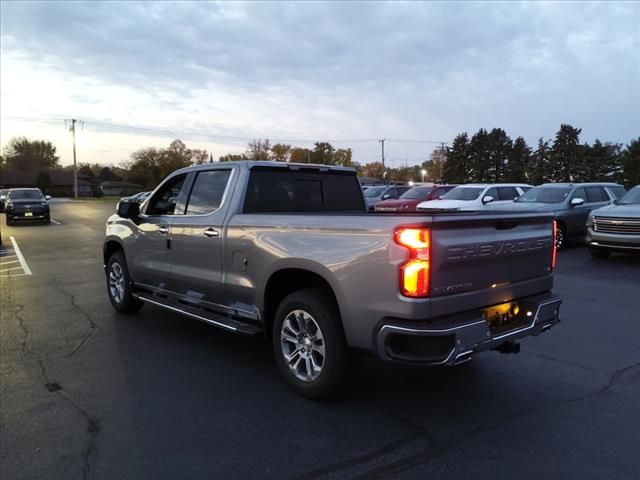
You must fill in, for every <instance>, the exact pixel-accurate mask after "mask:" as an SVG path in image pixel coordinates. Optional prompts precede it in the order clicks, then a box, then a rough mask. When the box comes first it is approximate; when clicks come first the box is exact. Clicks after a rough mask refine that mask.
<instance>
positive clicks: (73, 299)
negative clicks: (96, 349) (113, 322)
mask: <svg viewBox="0 0 640 480" xmlns="http://www.w3.org/2000/svg"><path fill="white" fill-rule="evenodd" d="M49 284H50V285H51V286H52V287H53V288H55V289H56V290H57V291H59V292H60V293H62V294H63V295H66V296H67V297H69V299H70V301H71V306H72V307H73V308H74V309H75V310H77V311H79V312H80V313H81V314H82V315H83V316H84V318H85V319H86V320H87V322H88V323H89V326H90V328H91V330H90V331H89V333H87V334H86V335H85V336H84V337H82V340H80V342H79V343H78V344H77V345H76V346H75V347H74V349H73V350H72V351H71V353H69V356H70V357H72V356H73V355H74V354H75V353H76V352H77V351H78V350H80V349H81V348H82V347H83V346H84V344H85V343H87V342H88V341H89V339H90V338H91V337H93V335H94V334H95V333H96V331H97V330H98V329H99V328H100V327H99V326H98V324H97V323H96V322H95V320H94V319H93V317H92V316H91V315H90V314H89V312H87V311H86V310H85V309H84V308H82V307H81V306H80V305H79V304H78V302H77V301H76V295H74V294H72V293H69V292H67V291H66V290H65V289H63V288H62V287H60V286H59V285H57V279H56V278H55V277H54V278H51V280H50V282H49Z"/></svg>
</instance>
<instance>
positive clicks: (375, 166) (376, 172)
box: [360, 162, 386, 180]
mask: <svg viewBox="0 0 640 480" xmlns="http://www.w3.org/2000/svg"><path fill="white" fill-rule="evenodd" d="M385 170H386V169H385V167H384V166H383V165H382V162H371V163H367V164H365V165H363V166H362V170H361V171H360V176H362V177H373V178H377V179H380V180H382V179H383V178H385V177H386V175H385Z"/></svg>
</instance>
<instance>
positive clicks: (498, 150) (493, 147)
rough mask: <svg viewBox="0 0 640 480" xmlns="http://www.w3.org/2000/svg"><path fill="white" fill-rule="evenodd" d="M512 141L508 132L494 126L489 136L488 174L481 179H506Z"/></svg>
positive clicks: (496, 180)
mask: <svg viewBox="0 0 640 480" xmlns="http://www.w3.org/2000/svg"><path fill="white" fill-rule="evenodd" d="M511 150H512V142H511V139H510V138H509V136H508V135H507V132H505V131H504V130H502V129H501V128H494V129H493V130H491V132H489V135H488V137H487V159H488V162H487V166H488V168H487V175H486V177H485V178H483V179H482V180H481V181H485V182H492V183H499V182H502V181H503V180H504V177H505V170H506V169H507V165H508V162H509V155H510V153H511Z"/></svg>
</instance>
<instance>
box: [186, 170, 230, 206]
mask: <svg viewBox="0 0 640 480" xmlns="http://www.w3.org/2000/svg"><path fill="white" fill-rule="evenodd" d="M230 175H231V170H208V171H204V172H198V174H197V176H196V179H195V181H194V182H193V188H192V189H191V195H190V196H189V201H188V203H187V212H186V213H187V215H206V214H207V213H212V212H215V211H216V210H217V209H218V208H220V204H221V203H222V197H223V195H224V191H225V189H226V188H227V182H228V181H229V176H230Z"/></svg>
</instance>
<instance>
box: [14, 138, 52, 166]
mask: <svg viewBox="0 0 640 480" xmlns="http://www.w3.org/2000/svg"><path fill="white" fill-rule="evenodd" d="M59 160H60V159H59V157H58V156H57V155H56V147H55V146H54V145H53V144H52V143H51V142H48V141H45V140H29V139H28V138H26V137H14V138H12V139H11V140H9V144H8V145H7V146H6V147H5V150H4V163H5V166H6V168H7V169H8V170H19V171H40V170H49V169H51V168H54V167H56V166H57V165H58V161H59Z"/></svg>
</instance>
